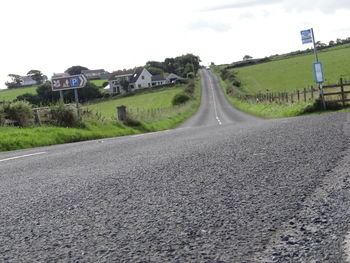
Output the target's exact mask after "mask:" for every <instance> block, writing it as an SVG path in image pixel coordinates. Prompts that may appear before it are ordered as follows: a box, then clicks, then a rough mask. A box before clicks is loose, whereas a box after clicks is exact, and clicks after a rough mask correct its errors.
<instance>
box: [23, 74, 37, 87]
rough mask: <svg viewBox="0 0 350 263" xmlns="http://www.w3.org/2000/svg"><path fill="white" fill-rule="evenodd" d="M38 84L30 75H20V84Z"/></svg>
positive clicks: (24, 85)
mask: <svg viewBox="0 0 350 263" xmlns="http://www.w3.org/2000/svg"><path fill="white" fill-rule="evenodd" d="M36 84H38V83H37V82H36V80H34V79H32V78H31V77H29V76H24V77H21V86H22V87H27V86H34V85H36Z"/></svg>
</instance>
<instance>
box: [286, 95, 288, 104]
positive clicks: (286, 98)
mask: <svg viewBox="0 0 350 263" xmlns="http://www.w3.org/2000/svg"><path fill="white" fill-rule="evenodd" d="M286 102H287V103H288V92H286Z"/></svg>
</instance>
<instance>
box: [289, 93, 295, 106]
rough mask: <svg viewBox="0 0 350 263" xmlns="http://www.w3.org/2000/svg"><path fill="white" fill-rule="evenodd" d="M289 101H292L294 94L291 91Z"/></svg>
mask: <svg viewBox="0 0 350 263" xmlns="http://www.w3.org/2000/svg"><path fill="white" fill-rule="evenodd" d="M290 102H291V103H292V104H293V103H294V94H293V93H291V94H290Z"/></svg>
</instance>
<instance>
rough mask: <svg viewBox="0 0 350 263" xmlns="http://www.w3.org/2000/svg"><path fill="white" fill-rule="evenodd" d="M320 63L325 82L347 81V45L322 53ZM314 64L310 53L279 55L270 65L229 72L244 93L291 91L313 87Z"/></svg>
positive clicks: (349, 54)
mask: <svg viewBox="0 0 350 263" xmlns="http://www.w3.org/2000/svg"><path fill="white" fill-rule="evenodd" d="M319 60H320V62H322V63H323V68H324V73H325V80H326V83H336V82H338V81H339V78H340V77H342V78H345V79H349V78H350V45H343V46H338V47H335V48H330V49H325V50H322V51H320V52H319ZM314 62H315V57H314V55H313V54H308V55H299V56H295V57H286V56H283V55H282V56H279V57H276V58H275V59H274V60H273V61H271V62H266V63H262V64H257V65H253V66H247V67H241V68H235V69H230V70H231V71H232V70H233V71H235V72H237V73H238V75H237V76H238V78H239V80H240V81H241V82H242V91H243V92H244V93H247V94H255V93H260V92H261V93H265V92H267V91H268V92H282V91H283V92H291V91H295V90H296V89H303V88H305V87H307V86H310V85H315V83H314V73H313V63H314ZM223 67H224V66H221V67H220V68H223Z"/></svg>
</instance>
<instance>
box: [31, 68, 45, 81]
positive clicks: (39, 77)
mask: <svg viewBox="0 0 350 263" xmlns="http://www.w3.org/2000/svg"><path fill="white" fill-rule="evenodd" d="M27 76H28V77H31V78H32V79H33V80H35V81H36V83H37V84H38V85H41V84H42V83H43V82H45V81H46V80H47V77H46V76H45V75H44V74H43V73H41V71H40V70H35V69H32V70H30V71H29V72H28V73H27Z"/></svg>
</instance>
